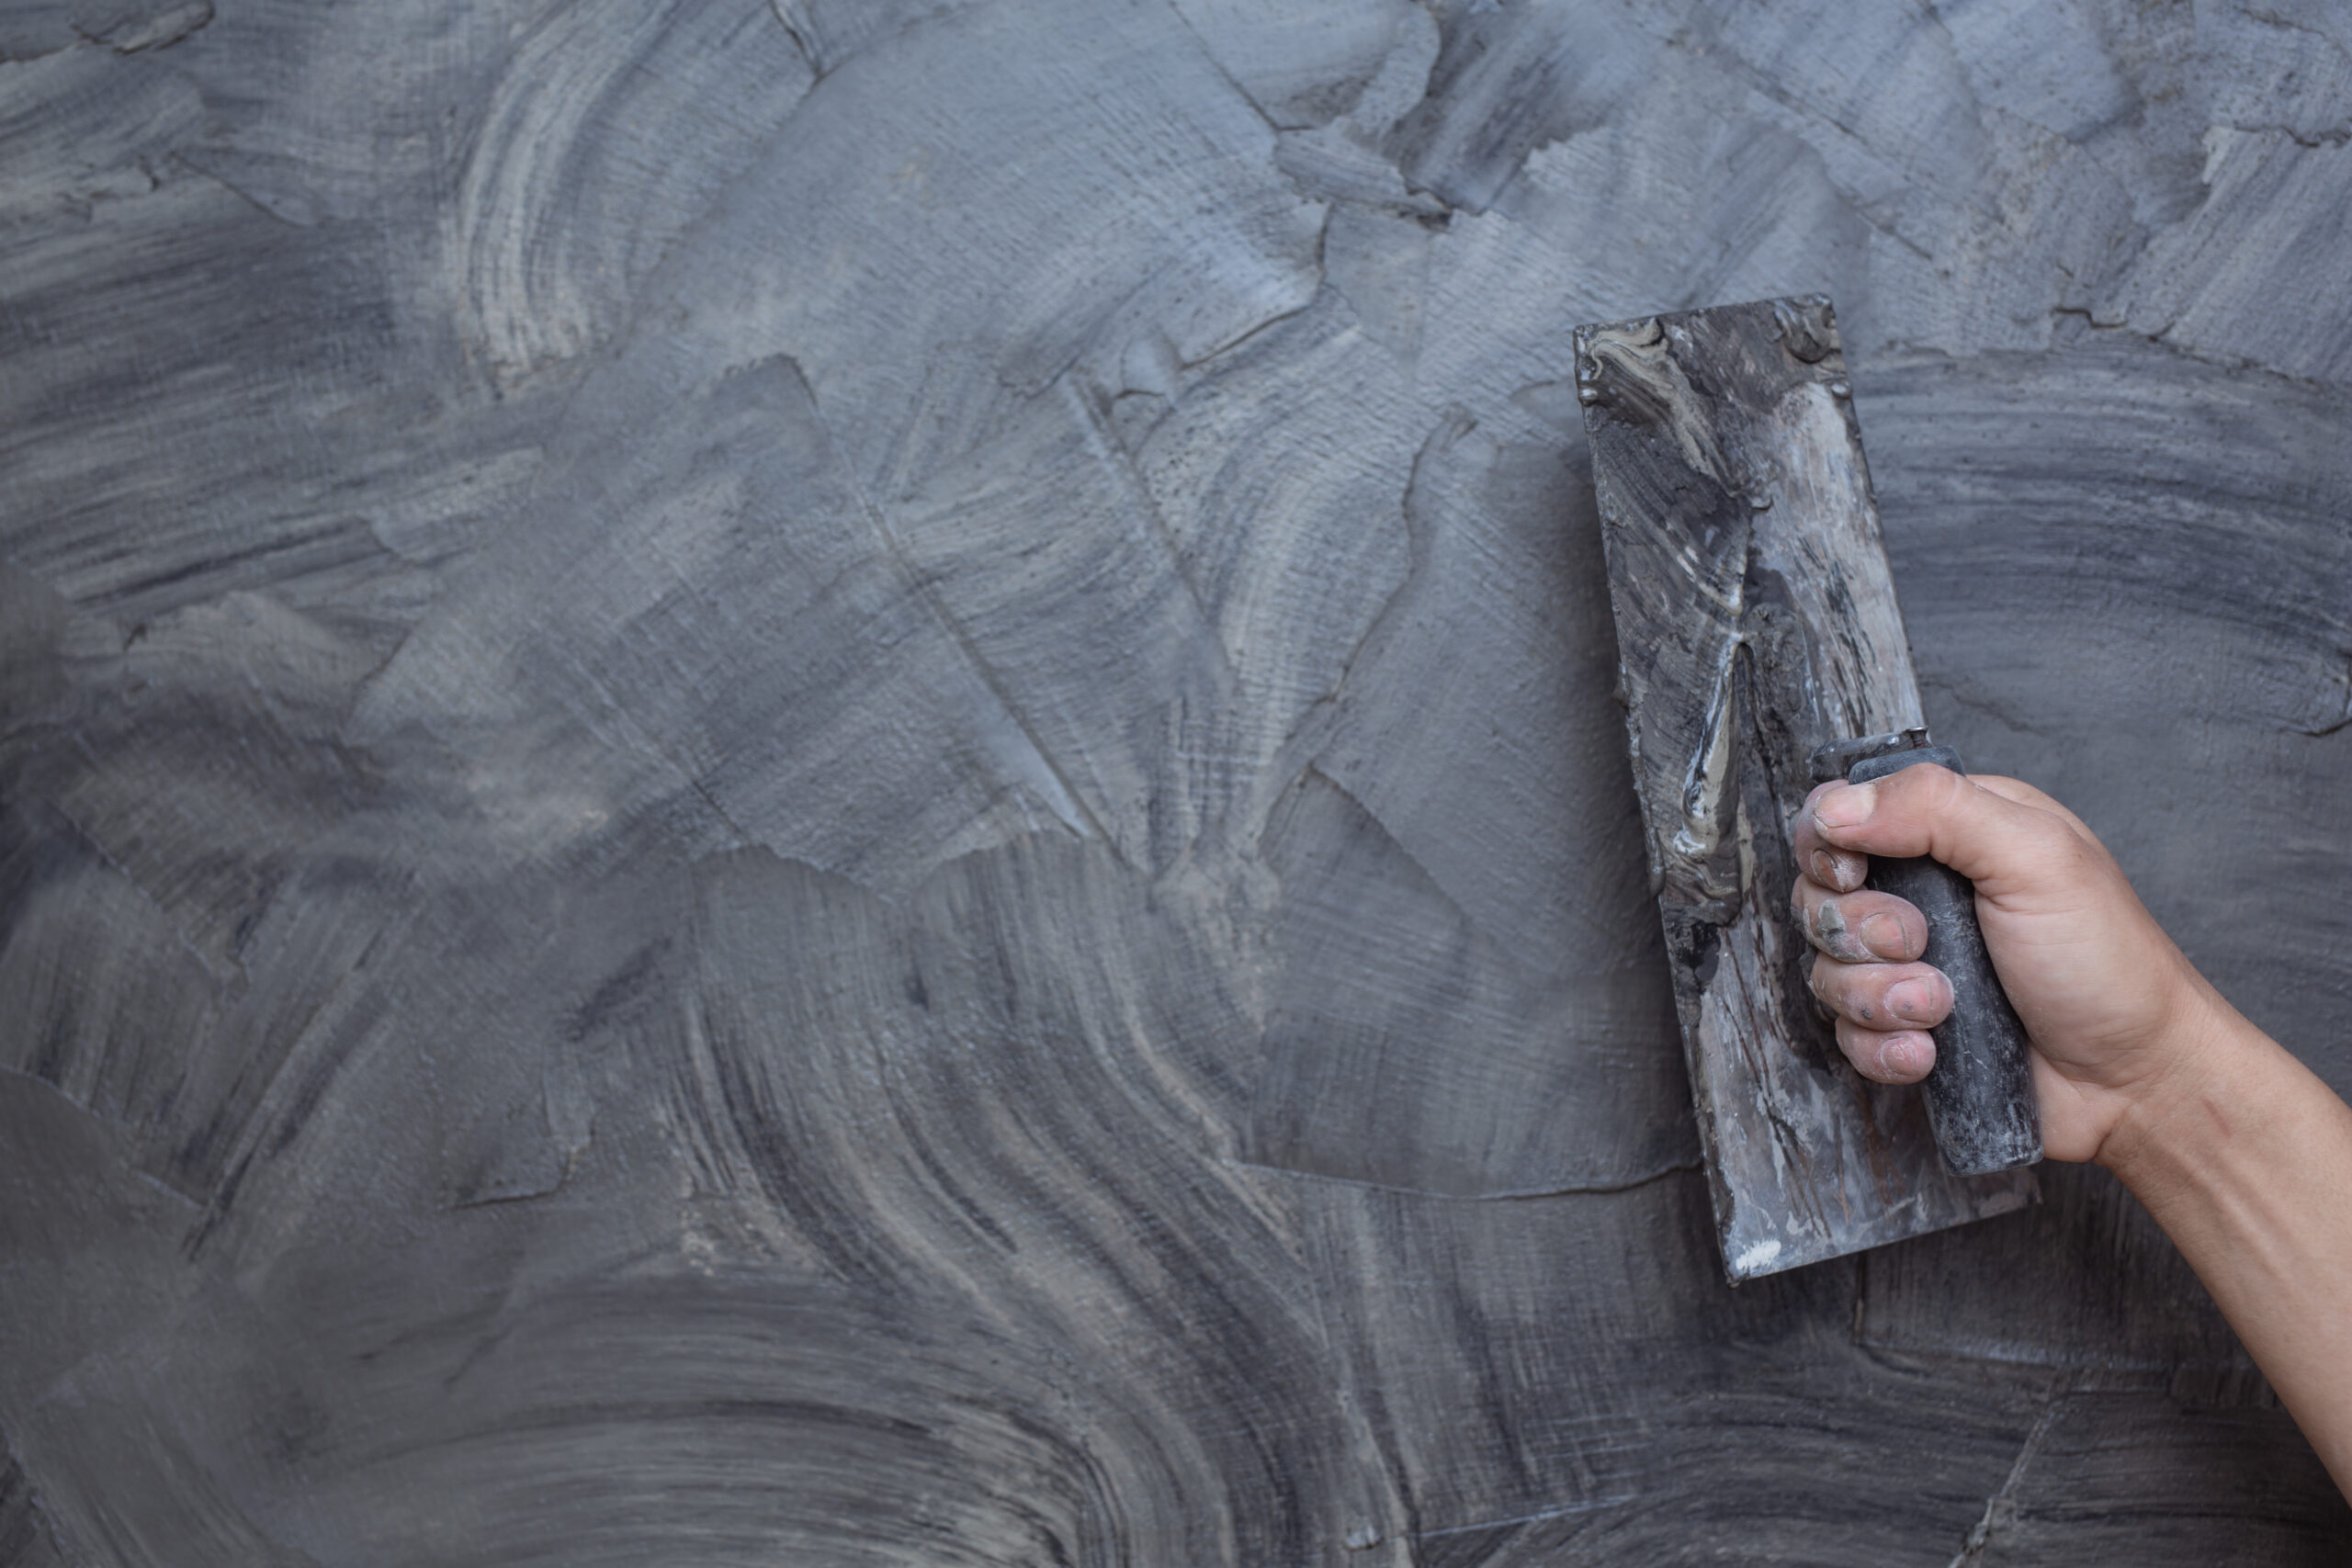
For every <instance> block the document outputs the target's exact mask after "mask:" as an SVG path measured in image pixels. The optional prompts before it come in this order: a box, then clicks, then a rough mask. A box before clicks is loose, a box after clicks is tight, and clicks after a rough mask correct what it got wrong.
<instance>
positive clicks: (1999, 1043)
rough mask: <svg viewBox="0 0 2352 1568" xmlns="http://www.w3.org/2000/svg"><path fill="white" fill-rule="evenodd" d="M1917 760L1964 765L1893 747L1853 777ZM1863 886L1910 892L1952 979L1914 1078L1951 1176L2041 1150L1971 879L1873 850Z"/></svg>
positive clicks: (2029, 1081)
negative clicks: (1925, 1063)
mask: <svg viewBox="0 0 2352 1568" xmlns="http://www.w3.org/2000/svg"><path fill="white" fill-rule="evenodd" d="M1919 762H1939V763H1941V764H1942V765H1943V766H1945V767H1947V768H1950V769H1951V771H1952V772H1953V773H1965V772H1966V771H1967V770H1966V769H1964V768H1962V766H1961V765H1960V753H1959V752H1957V751H1955V750H1952V749H1951V747H1949V746H1921V747H1918V748H1917V749H1915V750H1908V751H1891V752H1889V753H1887V754H1886V755H1884V756H1883V757H1869V758H1865V759H1863V760H1862V761H1859V762H1857V763H1855V764H1854V766H1853V769H1852V771H1851V772H1849V773H1847V775H1846V779H1847V782H1848V783H1849V784H1866V783H1868V782H1869V781H1870V780H1871V779H1876V778H1884V777H1885V776H1886V775H1887V774H1889V773H1894V772H1896V771H1898V770H1900V769H1903V768H1907V767H1911V766H1912V765H1914V764H1915V763H1919ZM1863 886H1866V887H1873V888H1876V889H1877V890H1878V891H1880V892H1882V893H1892V894H1894V896H1895V897H1898V898H1903V899H1907V900H1909V901H1910V902H1911V903H1913V904H1915V905H1917V907H1918V909H1919V912H1920V913H1921V914H1923V915H1925V916H1927V917H1928V951H1927V953H1925V954H1924V956H1925V958H1926V960H1927V962H1928V963H1930V964H1934V965H1935V966H1936V967H1937V968H1939V969H1940V970H1942V971H1943V972H1944V976H1945V977H1946V978H1947V979H1949V980H1950V981H1951V997H1952V1002H1951V1017H1949V1018H1947V1019H1945V1020H1944V1021H1943V1022H1942V1023H1940V1024H1939V1025H1938V1026H1937V1027H1935V1028H1934V1029H1931V1030H1929V1031H1928V1034H1929V1035H1930V1036H1931V1037H1932V1038H1933V1039H1934V1040H1935V1043H1936V1065H1935V1067H1934V1069H1933V1070H1932V1071H1930V1072H1929V1073H1928V1077H1927V1081H1926V1082H1924V1083H1923V1084H1921V1085H1920V1089H1921V1090H1922V1092H1923V1093H1924V1094H1925V1096H1926V1098H1927V1101H1928V1125H1929V1126H1931V1127H1932V1128H1934V1129H1935V1134H1936V1148H1937V1150H1938V1151H1939V1153H1940V1154H1941V1155H1942V1156H1943V1160H1944V1164H1945V1165H1946V1166H1948V1167H1950V1168H1951V1172H1952V1174H1953V1175H1955V1176H1983V1175H1985V1174H1987V1173H1988V1172H1991V1171H1996V1170H2008V1169H2012V1168H2015V1167H2018V1166H2021V1165H2031V1164H2032V1163H2033V1162H2034V1161H2036V1160H2038V1159H2040V1158H2041V1113H2040V1111H2039V1109H2038V1108H2037V1107H2036V1106H2035V1104H2034V1099H2033V1073H2032V1068H2031V1064H2030V1057H2029V1055H2028V1053H2029V1051H2030V1049H2031V1047H2030V1045H2029V1044H2028V1043H2027V1042H2026V1035H2025V1025H2024V1024H2022V1023H2020V1022H2018V1015H2017V1010H2016V1009H2015V1008H2013V1007H2011V1006H2010V1005H2009V997H2008V993H2007V991H2004V990H2002V989H2001V981H2000V977H1999V976H1996V975H1995V974H1994V973H1993V960H1992V958H1991V956H1990V955H1989V954H1988V953H1985V933H1984V932H1983V931H1980V930H1978V929H1977V925H1976V886H1975V885H1974V884H1973V883H1972V882H1970V881H1969V880H1968V878H1966V877H1964V876H1962V875H1961V874H1960V873H1958V872H1956V871H1954V870H1952V869H1951V867H1950V866H1948V865H1945V864H1944V863H1941V862H1940V861H1936V860H1931V859H1929V858H1928V857H1927V856H1926V855H1921V856H1919V857H1918V858H1917V859H1916V860H1889V859H1885V858H1883V857H1881V856H1877V855H1873V856H1871V870H1870V876H1869V878H1868V880H1866V881H1865V882H1864V883H1863Z"/></svg>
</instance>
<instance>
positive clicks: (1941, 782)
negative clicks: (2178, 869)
mask: <svg viewBox="0 0 2352 1568" xmlns="http://www.w3.org/2000/svg"><path fill="white" fill-rule="evenodd" d="M1805 825H1806V826H1808V827H1810V828H1811V829H1813V831H1814V833H1815V835H1816V836H1817V837H1818V838H1819V839H1820V840H1821V841H1822V842H1824V843H1826V844H1828V845H1830V846H1832V847H1834V848H1837V849H1842V850H1859V851H1860V852H1863V853H1865V854H1873V855H1896V856H1900V855H1932V856H1934V857H1935V858H1936V859H1937V860H1939V861H1941V862H1943V863H1944V864H1946V865H1948V866H1950V867H1951V868H1952V869H1953V870H1954V871H1956V872H1958V873H1960V874H1962V876H1965V877H1967V878H1968V879H1969V880H1970V881H1972V882H1973V883H1975V884H1977V885H1978V886H1979V888H1980V889H1981V890H1982V891H1984V892H1985V893H1986V894H1987V895H1988V896H1989V895H1993V894H1996V893H1998V892H1999V891H2000V890H2001V888H2002V887H2003V886H2011V887H2014V886H2019V885H2020V884H2022V883H2024V882H2027V881H2030V880H2032V879H2033V878H2034V877H2035V876H2036V875H2037V874H2041V873H2043V872H2046V871H2047V869H2048V868H2049V866H2050V865H2051V863H2052V855H2053V854H2056V855H2059V856H2062V857H2065V858H2068V859H2071V858H2072V856H2073V855H2074V854H2075V853H2076V852H2079V851H2080V850H2081V849H2082V847H2083V846H2082V842H2081V840H2079V839H2078V838H2076V837H2075V831H2074V829H2071V828H2069V827H2068V826H2067V825H2066V823H2065V822H2064V819H2062V818H2059V817H2057V816H2055V815H2053V814H2052V813H2051V812H2048V811H2042V810H2038V809H2036V808H2035V807H2031V806H2029V805H2026V804H2025V803H2023V802H2021V801H2018V800H2012V799H2009V798H2007V796H2004V795H1996V794H1995V793H1993V791H1991V790H1989V789H1986V788H1985V787H1983V786H1982V785H1980V784H1977V783H1975V781H1973V779H1970V778H1969V777H1967V776H1966V775H1965V774H1962V773H1953V772H1952V771H1951V769H1949V768H1942V767H1939V766H1937V765H1936V764H1935V763H1933V762H1917V763H1914V764H1913V765H1912V766H1910V767H1907V768H1904V769H1901V770H1899V771H1897V772H1895V773H1888V774H1886V775H1885V776H1884V777H1883V778H1878V779H1873V780H1871V782H1870V783H1869V784H1830V785H1827V786H1826V787H1825V788H1823V789H1822V790H1820V791H1819V792H1818V793H1816V794H1815V795H1814V797H1813V799H1812V800H1811V801H1810V802H1808V803H1807V821H1806V824H1805Z"/></svg>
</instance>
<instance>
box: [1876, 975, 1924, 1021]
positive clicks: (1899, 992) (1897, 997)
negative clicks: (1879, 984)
mask: <svg viewBox="0 0 2352 1568" xmlns="http://www.w3.org/2000/svg"><path fill="white" fill-rule="evenodd" d="M1886 1007H1887V1010H1888V1011H1889V1012H1892V1013H1893V1014H1894V1016H1895V1017H1897V1018H1907V1019H1909V1020H1910V1021H1912V1022H1914V1023H1925V1022H1927V1021H1928V1019H1930V1018H1932V1017H1933V1016H1935V1010H1936V991H1935V987H1932V986H1930V985H1928V982H1927V981H1925V980H1903V981H1898V982H1897V983H1896V984H1894V985H1892V986H1889V987H1887V988H1886Z"/></svg>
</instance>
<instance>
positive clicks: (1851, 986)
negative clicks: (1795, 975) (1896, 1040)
mask: <svg viewBox="0 0 2352 1568" xmlns="http://www.w3.org/2000/svg"><path fill="white" fill-rule="evenodd" d="M1812 986H1813V994H1814V995H1815V996H1816V997H1818V998H1821V1005H1822V1006H1824V1007H1826V1008H1827V1009H1828V1010H1830V1011H1831V1012H1834V1013H1836V1014H1837V1015H1838V1017H1840V1018H1843V1019H1849V1020H1851V1021H1854V1022H1856V1023H1859V1024H1861V1025H1863V1026H1864V1027H1866V1028H1871V1029H1878V1030H1889V1029H1932V1028H1934V1027H1935V1026H1936V1025H1937V1024H1939V1023H1941V1022H1942V1021H1944V1019H1945V1017H1946V1016H1947V1015H1949V1014H1950V1013H1951V981H1950V980H1948V979H1946V978H1944V973H1943V971H1942V970H1940V969H1938V968H1937V967H1936V966H1935V965H1934V964H1841V963H1839V962H1838V960H1837V959H1835V958H1831V957H1829V956H1827V955H1826V954H1822V955H1818V956H1816V957H1815V959H1814V961H1813V975H1812Z"/></svg>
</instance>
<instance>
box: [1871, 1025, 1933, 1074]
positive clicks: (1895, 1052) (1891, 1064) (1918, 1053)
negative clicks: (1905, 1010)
mask: <svg viewBox="0 0 2352 1568" xmlns="http://www.w3.org/2000/svg"><path fill="white" fill-rule="evenodd" d="M1931 1065H1932V1061H1931V1059H1930V1058H1929V1056H1928V1049H1927V1046H1926V1043H1924V1042H1922V1041H1921V1040H1920V1038H1919V1037H1918V1036H1917V1035H1916V1034H1890V1035H1888V1036H1887V1037H1886V1043H1885V1044H1883V1045H1881V1046H1880V1047H1879V1048H1878V1066H1879V1070H1880V1071H1881V1072H1883V1073H1886V1074H1889V1075H1891V1076H1893V1077H1906V1078H1908V1077H1917V1076H1918V1075H1920V1074H1921V1073H1924V1072H1926V1071H1927V1070H1928V1067H1929V1066H1931Z"/></svg>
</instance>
